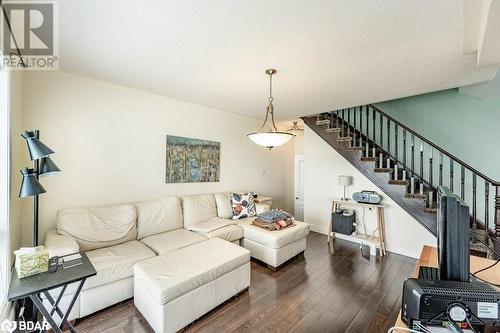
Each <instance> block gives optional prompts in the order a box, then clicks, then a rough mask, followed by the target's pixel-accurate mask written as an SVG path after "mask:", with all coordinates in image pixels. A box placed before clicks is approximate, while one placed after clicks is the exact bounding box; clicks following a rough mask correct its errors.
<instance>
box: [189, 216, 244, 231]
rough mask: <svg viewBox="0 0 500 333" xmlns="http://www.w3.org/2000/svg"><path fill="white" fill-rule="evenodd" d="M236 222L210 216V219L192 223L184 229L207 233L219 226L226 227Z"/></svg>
mask: <svg viewBox="0 0 500 333" xmlns="http://www.w3.org/2000/svg"><path fill="white" fill-rule="evenodd" d="M231 224H236V223H235V222H234V221H233V220H229V219H222V218H220V217H212V218H211V219H210V220H208V221H206V222H200V223H193V224H190V225H188V226H187V227H186V229H188V230H191V231H194V232H199V233H208V232H211V231H214V230H217V229H220V228H224V227H227V226H228V225H231Z"/></svg>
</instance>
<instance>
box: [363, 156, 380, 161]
mask: <svg viewBox="0 0 500 333" xmlns="http://www.w3.org/2000/svg"><path fill="white" fill-rule="evenodd" d="M361 161H363V162H377V157H361Z"/></svg>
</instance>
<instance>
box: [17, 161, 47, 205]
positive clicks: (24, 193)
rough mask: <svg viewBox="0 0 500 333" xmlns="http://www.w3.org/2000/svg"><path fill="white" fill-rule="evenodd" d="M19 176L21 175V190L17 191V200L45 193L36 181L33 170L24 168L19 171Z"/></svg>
mask: <svg viewBox="0 0 500 333" xmlns="http://www.w3.org/2000/svg"><path fill="white" fill-rule="evenodd" d="M21 174H22V175H23V180H22V182H21V189H20V190H19V198H24V197H29V196H32V195H38V194H42V193H45V192H47V191H45V189H44V188H43V186H42V185H41V184H40V183H39V182H38V179H36V177H35V171H34V170H33V169H28V168H24V169H22V170H21Z"/></svg>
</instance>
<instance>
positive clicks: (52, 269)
mask: <svg viewBox="0 0 500 333" xmlns="http://www.w3.org/2000/svg"><path fill="white" fill-rule="evenodd" d="M58 263H59V257H58V256H55V257H52V258H50V260H49V272H50V273H54V272H55V271H57V266H58Z"/></svg>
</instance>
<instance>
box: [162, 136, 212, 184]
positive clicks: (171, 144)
mask: <svg viewBox="0 0 500 333" xmlns="http://www.w3.org/2000/svg"><path fill="white" fill-rule="evenodd" d="M166 160H167V163H166V176H165V182H166V183H202V182H218V181H219V177H220V142H215V141H208V140H200V139H193V138H185V137H182V136H173V135H167V156H166Z"/></svg>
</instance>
